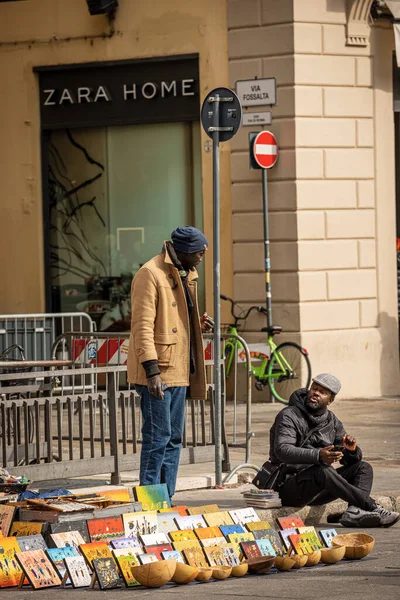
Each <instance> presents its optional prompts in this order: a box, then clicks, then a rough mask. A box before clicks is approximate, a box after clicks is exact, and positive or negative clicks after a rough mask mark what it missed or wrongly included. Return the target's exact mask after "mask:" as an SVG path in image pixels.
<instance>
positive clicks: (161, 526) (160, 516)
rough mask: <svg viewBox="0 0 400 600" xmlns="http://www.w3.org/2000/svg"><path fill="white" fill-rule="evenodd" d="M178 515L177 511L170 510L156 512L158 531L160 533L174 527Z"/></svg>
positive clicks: (167, 531) (171, 529)
mask: <svg viewBox="0 0 400 600" xmlns="http://www.w3.org/2000/svg"><path fill="white" fill-rule="evenodd" d="M176 517H179V513H178V512H177V511H171V512H158V513H157V522H158V531H159V532H160V533H169V532H170V531H173V530H174V529H176V523H175V519H176Z"/></svg>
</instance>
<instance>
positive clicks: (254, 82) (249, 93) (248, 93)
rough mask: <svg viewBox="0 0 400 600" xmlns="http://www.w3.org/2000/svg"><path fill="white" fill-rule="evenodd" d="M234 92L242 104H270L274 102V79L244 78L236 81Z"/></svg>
mask: <svg viewBox="0 0 400 600" xmlns="http://www.w3.org/2000/svg"><path fill="white" fill-rule="evenodd" d="M236 93H237V95H238V97H239V101H240V104H241V105H242V106H272V105H273V104H276V79H275V77H267V78H265V79H245V80H243V81H237V82H236Z"/></svg>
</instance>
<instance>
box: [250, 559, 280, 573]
mask: <svg viewBox="0 0 400 600" xmlns="http://www.w3.org/2000/svg"><path fill="white" fill-rule="evenodd" d="M274 561H275V556H260V557H258V558H249V559H248V560H246V561H244V562H246V563H247V564H248V565H249V571H250V573H260V574H261V573H267V571H269V570H270V568H271V567H272V566H273V564H274Z"/></svg>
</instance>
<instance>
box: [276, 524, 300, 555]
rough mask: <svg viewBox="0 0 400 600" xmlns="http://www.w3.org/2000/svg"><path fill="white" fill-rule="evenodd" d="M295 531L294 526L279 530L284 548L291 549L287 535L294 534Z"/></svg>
mask: <svg viewBox="0 0 400 600" xmlns="http://www.w3.org/2000/svg"><path fill="white" fill-rule="evenodd" d="M295 533H297V529H296V528H295V527H292V528H290V529H282V530H281V531H280V532H279V535H280V536H281V539H282V542H283V545H284V547H285V548H286V550H291V548H292V544H291V541H290V540H289V535H294V534H295Z"/></svg>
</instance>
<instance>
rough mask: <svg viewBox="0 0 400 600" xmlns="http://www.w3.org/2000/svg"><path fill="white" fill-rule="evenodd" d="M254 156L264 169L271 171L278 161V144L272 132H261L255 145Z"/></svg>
mask: <svg viewBox="0 0 400 600" xmlns="http://www.w3.org/2000/svg"><path fill="white" fill-rule="evenodd" d="M253 154H254V158H255V160H256V161H257V163H258V164H259V165H260V167H261V168H262V169H270V168H271V167H273V166H274V165H275V163H276V161H277V160H278V142H277V141H276V137H275V136H274V134H273V133H271V132H270V131H261V132H260V133H259V134H258V136H257V137H256V139H255V140H254V145H253Z"/></svg>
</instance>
